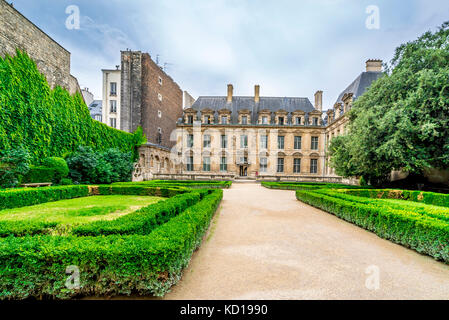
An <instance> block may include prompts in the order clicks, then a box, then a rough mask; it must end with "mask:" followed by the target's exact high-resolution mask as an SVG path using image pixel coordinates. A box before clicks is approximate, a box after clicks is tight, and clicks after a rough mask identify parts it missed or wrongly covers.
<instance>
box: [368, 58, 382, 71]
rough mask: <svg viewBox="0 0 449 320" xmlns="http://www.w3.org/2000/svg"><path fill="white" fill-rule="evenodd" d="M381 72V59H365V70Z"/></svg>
mask: <svg viewBox="0 0 449 320" xmlns="http://www.w3.org/2000/svg"><path fill="white" fill-rule="evenodd" d="M370 71H374V72H382V60H376V59H370V60H368V61H366V72H370Z"/></svg>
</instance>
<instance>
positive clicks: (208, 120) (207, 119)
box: [204, 116, 210, 124]
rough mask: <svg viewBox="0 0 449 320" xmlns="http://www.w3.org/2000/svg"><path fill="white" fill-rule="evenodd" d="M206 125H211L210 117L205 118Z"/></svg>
mask: <svg viewBox="0 0 449 320" xmlns="http://www.w3.org/2000/svg"><path fill="white" fill-rule="evenodd" d="M204 123H205V124H210V116H205V117H204Z"/></svg>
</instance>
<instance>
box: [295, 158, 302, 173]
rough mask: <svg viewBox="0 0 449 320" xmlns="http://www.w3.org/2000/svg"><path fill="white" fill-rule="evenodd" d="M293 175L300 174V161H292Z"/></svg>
mask: <svg viewBox="0 0 449 320" xmlns="http://www.w3.org/2000/svg"><path fill="white" fill-rule="evenodd" d="M293 173H301V159H299V158H297V159H293Z"/></svg>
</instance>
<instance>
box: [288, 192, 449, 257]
mask: <svg viewBox="0 0 449 320" xmlns="http://www.w3.org/2000/svg"><path fill="white" fill-rule="evenodd" d="M447 197H448V196H447V195H442V194H435V193H430V192H421V191H403V190H347V189H346V190H345V189H315V190H297V191H296V198H297V199H298V200H300V201H302V202H305V203H307V204H309V205H312V206H314V207H317V208H319V209H322V210H324V211H327V212H329V213H332V214H335V215H336V216H338V217H340V218H342V219H344V220H346V221H348V222H351V223H354V224H356V225H358V226H360V227H362V228H364V229H367V230H369V231H372V232H374V233H375V234H377V235H378V236H379V237H381V238H384V239H388V240H390V241H393V242H395V243H398V244H401V245H403V246H405V247H408V248H411V249H413V250H416V251H418V252H420V253H423V254H427V255H429V256H431V257H433V258H435V259H437V260H441V261H444V262H446V263H449V208H448V206H447V202H446V201H447Z"/></svg>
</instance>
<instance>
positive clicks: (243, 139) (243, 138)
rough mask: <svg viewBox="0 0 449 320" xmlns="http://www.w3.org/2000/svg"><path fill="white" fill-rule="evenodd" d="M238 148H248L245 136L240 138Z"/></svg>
mask: <svg viewBox="0 0 449 320" xmlns="http://www.w3.org/2000/svg"><path fill="white" fill-rule="evenodd" d="M240 148H248V136H247V135H241V136H240Z"/></svg>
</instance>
